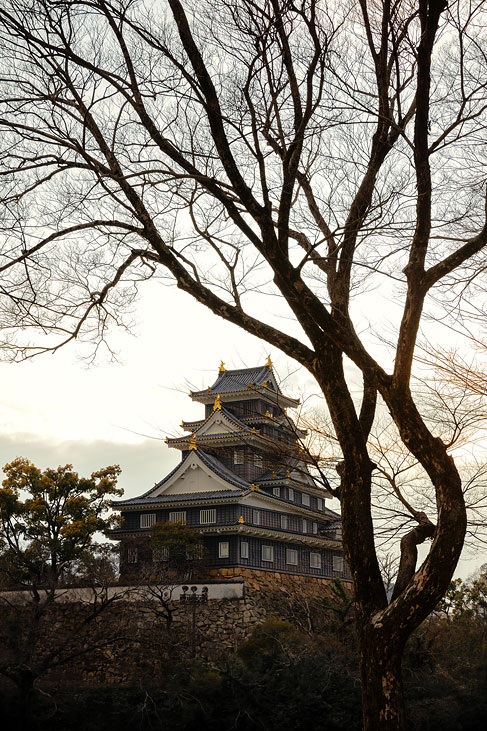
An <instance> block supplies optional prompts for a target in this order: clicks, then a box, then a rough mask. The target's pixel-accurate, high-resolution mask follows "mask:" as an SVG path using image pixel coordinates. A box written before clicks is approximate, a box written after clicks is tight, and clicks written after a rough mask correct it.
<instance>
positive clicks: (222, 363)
mask: <svg viewBox="0 0 487 731" xmlns="http://www.w3.org/2000/svg"><path fill="white" fill-rule="evenodd" d="M226 370H227V369H226V368H225V363H224V362H223V361H222V360H221V361H220V367H219V369H218V372H219V373H225V371H226Z"/></svg>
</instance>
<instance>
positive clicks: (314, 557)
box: [309, 552, 321, 569]
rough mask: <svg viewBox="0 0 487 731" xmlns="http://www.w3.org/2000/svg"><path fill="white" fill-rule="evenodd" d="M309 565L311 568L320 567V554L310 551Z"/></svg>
mask: <svg viewBox="0 0 487 731" xmlns="http://www.w3.org/2000/svg"><path fill="white" fill-rule="evenodd" d="M309 565H310V566H311V568H312V569H321V554H320V553H312V552H311V553H310V554H309Z"/></svg>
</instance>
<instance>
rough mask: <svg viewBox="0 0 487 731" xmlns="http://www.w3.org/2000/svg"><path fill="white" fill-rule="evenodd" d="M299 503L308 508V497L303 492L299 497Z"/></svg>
mask: <svg viewBox="0 0 487 731" xmlns="http://www.w3.org/2000/svg"><path fill="white" fill-rule="evenodd" d="M301 503H302V504H303V505H308V506H309V504H310V499H309V495H308V494H307V493H306V492H303V494H302V495H301Z"/></svg>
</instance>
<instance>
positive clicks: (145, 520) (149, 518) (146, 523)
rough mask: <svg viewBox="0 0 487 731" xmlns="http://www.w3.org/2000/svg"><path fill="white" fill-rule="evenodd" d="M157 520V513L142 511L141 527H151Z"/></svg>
mask: <svg viewBox="0 0 487 731" xmlns="http://www.w3.org/2000/svg"><path fill="white" fill-rule="evenodd" d="M155 522H156V514H155V513H141V515H140V527H141V528H150V527H151V525H154V524H155Z"/></svg>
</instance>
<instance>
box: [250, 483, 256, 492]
mask: <svg viewBox="0 0 487 731" xmlns="http://www.w3.org/2000/svg"><path fill="white" fill-rule="evenodd" d="M250 489H251V490H252V491H254V490H255V485H254V483H252V484H251V486H250Z"/></svg>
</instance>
